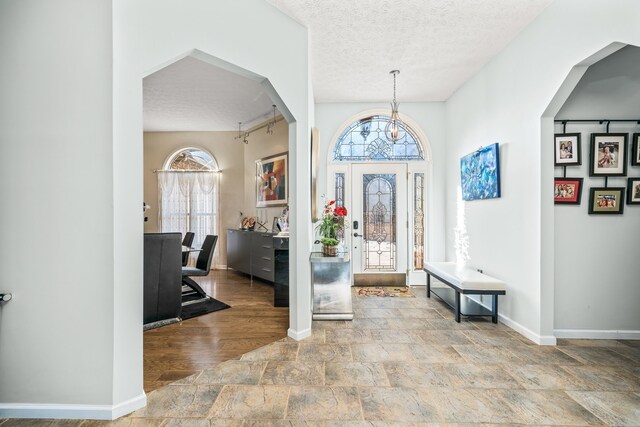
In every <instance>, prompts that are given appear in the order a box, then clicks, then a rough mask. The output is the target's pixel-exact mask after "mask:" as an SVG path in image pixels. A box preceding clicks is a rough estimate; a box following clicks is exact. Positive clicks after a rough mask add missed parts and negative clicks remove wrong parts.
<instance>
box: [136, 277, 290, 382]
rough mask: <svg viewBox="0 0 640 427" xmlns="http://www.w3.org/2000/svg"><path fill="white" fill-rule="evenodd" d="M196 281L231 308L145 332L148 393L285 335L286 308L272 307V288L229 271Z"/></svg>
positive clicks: (287, 315) (145, 378) (145, 372)
mask: <svg viewBox="0 0 640 427" xmlns="http://www.w3.org/2000/svg"><path fill="white" fill-rule="evenodd" d="M194 279H196V281H197V282H198V283H199V284H200V285H201V286H202V288H203V289H204V290H205V291H206V292H207V293H208V294H209V295H211V296H212V297H214V298H216V299H217V300H220V301H222V302H225V303H227V304H229V305H230V306H231V308H229V309H226V310H222V311H217V312H215V313H209V314H206V315H204V316H200V317H196V318H193V319H189V320H185V321H184V322H181V323H176V324H173V325H169V326H164V327H161V328H157V329H153V330H151V331H147V332H145V333H144V390H145V392H147V393H149V392H150V391H152V390H155V389H157V388H159V387H161V386H163V385H165V384H168V383H171V382H173V381H176V380H179V379H182V378H185V377H188V376H189V375H192V374H194V373H196V372H199V371H202V370H203V369H206V368H209V367H212V366H214V365H216V364H218V363H220V362H224V361H226V360H230V359H236V358H239V357H240V356H241V355H242V354H244V353H247V352H249V351H251V350H254V349H256V348H259V347H262V346H265V345H267V344H269V343H272V342H274V341H277V340H279V339H282V338H284V337H285V336H286V335H287V328H288V326H289V309H288V308H276V307H273V286H271V285H269V284H267V283H264V282H261V281H258V280H256V281H254V282H253V283H251V281H250V280H249V278H248V277H247V276H245V275H243V274H239V273H235V272H233V271H231V270H230V271H227V270H213V271H211V274H209V276H207V277H202V278H194Z"/></svg>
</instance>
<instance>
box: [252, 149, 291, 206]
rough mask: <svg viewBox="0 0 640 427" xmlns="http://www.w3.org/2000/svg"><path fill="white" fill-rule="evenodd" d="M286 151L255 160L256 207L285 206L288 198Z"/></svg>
mask: <svg viewBox="0 0 640 427" xmlns="http://www.w3.org/2000/svg"><path fill="white" fill-rule="evenodd" d="M287 160H288V155H287V153H282V154H276V155H275V156H271V157H265V158H264V159H260V160H256V207H258V208H264V207H268V206H285V205H286V204H287V202H288V199H289V185H288V184H289V183H288V181H287V175H288V172H287V170H288V169H287V167H288V162H287Z"/></svg>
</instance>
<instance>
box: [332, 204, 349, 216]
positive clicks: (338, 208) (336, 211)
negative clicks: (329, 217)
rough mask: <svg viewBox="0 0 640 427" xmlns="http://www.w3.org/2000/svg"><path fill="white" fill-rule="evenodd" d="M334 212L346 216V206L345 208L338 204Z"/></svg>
mask: <svg viewBox="0 0 640 427" xmlns="http://www.w3.org/2000/svg"><path fill="white" fill-rule="evenodd" d="M334 213H335V214H336V215H337V216H347V208H345V207H344V206H338V207H336V209H335V210H334Z"/></svg>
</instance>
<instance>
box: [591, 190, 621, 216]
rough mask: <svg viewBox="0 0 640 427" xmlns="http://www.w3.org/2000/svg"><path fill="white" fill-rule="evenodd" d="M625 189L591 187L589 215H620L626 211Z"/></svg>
mask: <svg viewBox="0 0 640 427" xmlns="http://www.w3.org/2000/svg"><path fill="white" fill-rule="evenodd" d="M624 190H625V188H624V187H591V188H590V191H589V214H598V215H601V214H614V215H615V214H618V215H621V214H622V212H623V211H624V203H623V200H624Z"/></svg>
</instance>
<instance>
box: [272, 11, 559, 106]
mask: <svg viewBox="0 0 640 427" xmlns="http://www.w3.org/2000/svg"><path fill="white" fill-rule="evenodd" d="M267 1H268V2H269V3H271V4H273V5H274V6H276V7H278V8H279V9H281V10H282V11H283V12H285V13H286V14H288V15H289V16H291V17H292V18H293V19H295V20H296V21H298V22H300V23H302V24H303V25H305V26H306V27H307V28H309V33H310V40H311V70H312V79H313V92H314V95H315V98H316V102H363V101H368V102H377V101H389V100H390V98H391V97H392V96H393V79H392V77H391V76H390V75H389V74H388V73H389V71H391V70H392V69H399V70H400V71H401V72H400V75H399V76H398V102H400V103H402V102H403V101H443V100H446V99H447V98H448V97H449V96H450V95H451V94H452V93H453V92H454V91H455V90H456V89H457V88H458V87H460V86H461V85H462V83H464V82H465V81H466V80H467V79H468V78H469V77H471V76H472V75H473V74H474V73H475V72H477V71H478V70H479V69H480V68H481V67H482V66H483V65H484V64H485V63H486V62H488V61H489V60H490V59H491V58H492V57H493V56H494V55H496V54H497V53H498V52H499V51H500V50H501V49H503V48H504V47H505V46H506V45H507V44H508V43H509V42H510V41H511V40H512V39H513V38H514V37H515V36H516V35H517V34H518V33H519V32H520V31H521V30H522V29H523V28H524V27H525V26H526V25H527V24H529V23H530V22H531V21H532V20H533V19H534V18H535V17H536V16H537V15H538V14H539V13H540V12H541V11H542V10H543V9H544V8H545V7H546V6H547V5H549V4H550V3H551V2H552V1H553V0H351V1H345V0H267Z"/></svg>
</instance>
